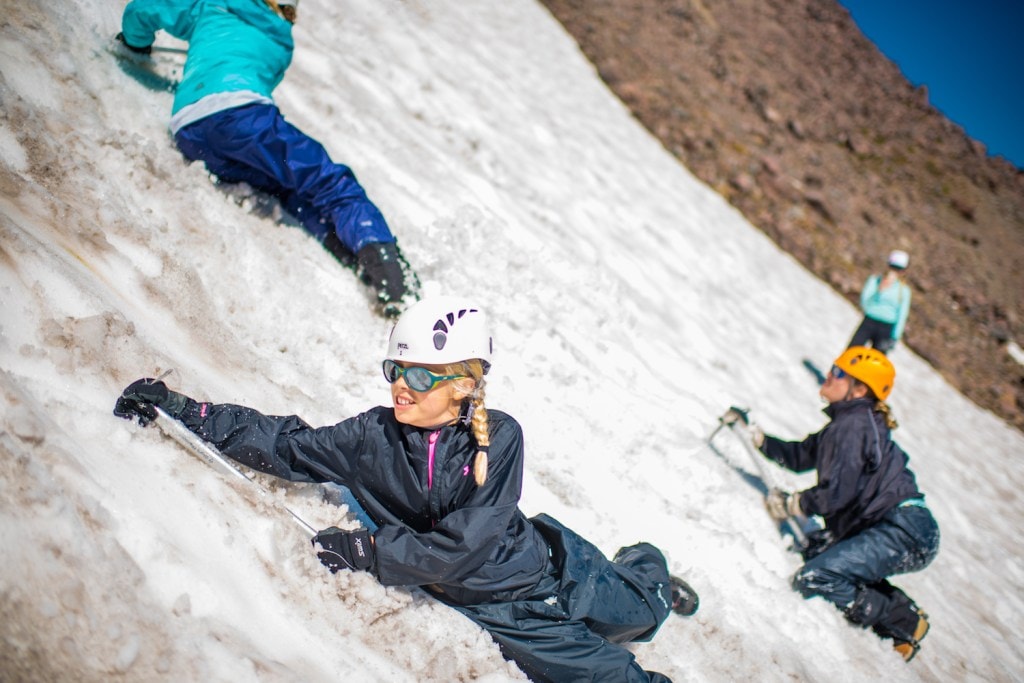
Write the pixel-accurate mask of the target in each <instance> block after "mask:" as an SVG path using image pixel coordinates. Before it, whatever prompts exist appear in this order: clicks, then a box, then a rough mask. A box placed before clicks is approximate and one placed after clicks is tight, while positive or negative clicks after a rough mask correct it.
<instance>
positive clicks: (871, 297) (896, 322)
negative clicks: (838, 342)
mask: <svg viewBox="0 0 1024 683" xmlns="http://www.w3.org/2000/svg"><path fill="white" fill-rule="evenodd" d="M908 265H910V257H909V256H908V255H907V252H905V251H900V250H898V249H897V250H896V251H893V252H892V253H890V254H889V269H888V271H886V273H885V274H884V275H877V274H876V275H871V276H870V277H868V279H867V281H866V282H865V283H864V288H863V289H862V290H861V293H860V307H861V310H862V311H863V312H864V319H863V320H862V321H861V323H860V326H859V327H858V328H857V331H856V332H854V333H853V338H852V339H850V343H849V344H847V347H853V346H871V347H873V348H875V349H877V350H878V351H881V352H882V353H888V352H889V351H891V350H892V349H893V348H894V347H895V346H896V343H897V342H898V341H899V340H900V338H901V337H903V328H904V327H905V326H906V324H907V317H908V316H909V315H910V287H908V286H907V284H906V283H905V282H903V280H902V279H901V277H900V276H901V274H902V273H903V271H905V270H906V269H907V266H908Z"/></svg>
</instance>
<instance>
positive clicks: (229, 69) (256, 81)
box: [121, 0, 295, 115]
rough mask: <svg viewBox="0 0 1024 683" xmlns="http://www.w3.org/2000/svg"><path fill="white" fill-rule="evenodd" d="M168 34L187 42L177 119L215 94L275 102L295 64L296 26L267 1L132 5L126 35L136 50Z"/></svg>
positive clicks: (169, 0) (172, 0) (144, 0)
mask: <svg viewBox="0 0 1024 683" xmlns="http://www.w3.org/2000/svg"><path fill="white" fill-rule="evenodd" d="M159 30H164V31H166V32H167V33H169V34H171V35H172V36H174V37H175V38H178V39H180V40H185V41H188V44H189V48H188V57H187V59H186V60H185V70H184V72H183V74H182V79H181V84H180V85H179V86H178V89H177V90H176V91H175V95H174V108H173V110H172V115H173V114H176V113H177V112H178V110H180V109H181V108H182V107H185V106H188V105H190V104H193V103H194V102H196V101H198V100H200V99H202V98H203V97H206V96H207V95H213V94H215V93H222V92H232V91H239V90H248V91H252V92H255V93H258V94H260V95H263V96H265V97H268V98H269V97H270V96H271V93H272V92H273V90H274V88H276V87H277V84H278V83H280V82H281V79H282V78H284V72H285V70H287V69H288V65H289V64H291V61H292V51H293V50H294V49H295V43H294V41H293V40H292V25H291V24H290V23H288V22H287V21H285V20H284V19H282V18H281V17H279V16H278V15H277V14H276V13H275V12H274V11H273V10H272V9H270V7H268V6H267V4H266V3H265V2H264V0H132V1H131V2H129V3H128V6H127V7H125V8H124V14H123V15H122V17H121V31H122V32H123V33H124V38H125V42H127V43H128V44H129V45H132V46H134V47H145V46H147V45H152V44H153V40H154V39H155V37H156V32H157V31H159Z"/></svg>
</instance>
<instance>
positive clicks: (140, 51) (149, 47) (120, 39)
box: [114, 33, 153, 55]
mask: <svg viewBox="0 0 1024 683" xmlns="http://www.w3.org/2000/svg"><path fill="white" fill-rule="evenodd" d="M114 38H115V39H116V40H117V41H118V42H120V43H121V44H122V45H124V46H125V47H126V48H128V49H129V50H131V51H132V52H135V53H138V54H140V55H148V54H150V53H152V52H153V46H152V45H147V46H146V47H135V46H134V45H129V44H128V41H126V40H125V39H124V34H123V33H118V34H117V35H116V36H114Z"/></svg>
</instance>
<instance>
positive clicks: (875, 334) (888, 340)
mask: <svg viewBox="0 0 1024 683" xmlns="http://www.w3.org/2000/svg"><path fill="white" fill-rule="evenodd" d="M892 328H893V323H883V322H882V321H881V320H875V319H874V318H869V317H867V316H864V320H862V321H861V323H860V326H859V327H858V328H857V331H856V332H854V333H853V338H852V339H850V343H849V344H847V345H846V346H847V348H849V347H851V346H868V345H869V344H868V342H870V346H871V348H873V349H876V350H878V351H881V352H882V353H889V351H891V350H892V347H894V346H896V340H895V339H893V338H892Z"/></svg>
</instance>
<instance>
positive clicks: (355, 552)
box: [313, 526, 377, 574]
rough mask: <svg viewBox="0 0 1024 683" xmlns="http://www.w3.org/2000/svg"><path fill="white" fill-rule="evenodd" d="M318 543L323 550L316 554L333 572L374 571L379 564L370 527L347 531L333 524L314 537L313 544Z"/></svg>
mask: <svg viewBox="0 0 1024 683" xmlns="http://www.w3.org/2000/svg"><path fill="white" fill-rule="evenodd" d="M318 543H319V544H320V546H322V547H323V550H321V551H320V552H318V553H317V554H316V556H317V557H319V558H320V563H321V564H323V565H324V566H325V567H327V568H328V569H330V570H331V573H332V574H333V573H335V572H336V571H338V570H339V569H351V570H352V571H370V572H372V571H373V569H374V567H375V566H376V564H377V558H376V556H375V554H374V552H373V538H372V537H371V536H370V531H369V530H368V529H356V530H355V531H345V530H343V529H339V528H338V527H336V526H332V527H330V528H329V529H324V530H323V531H321V532H320V533H318V534H317V535H316V536H314V537H313V545H316V544H318Z"/></svg>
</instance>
